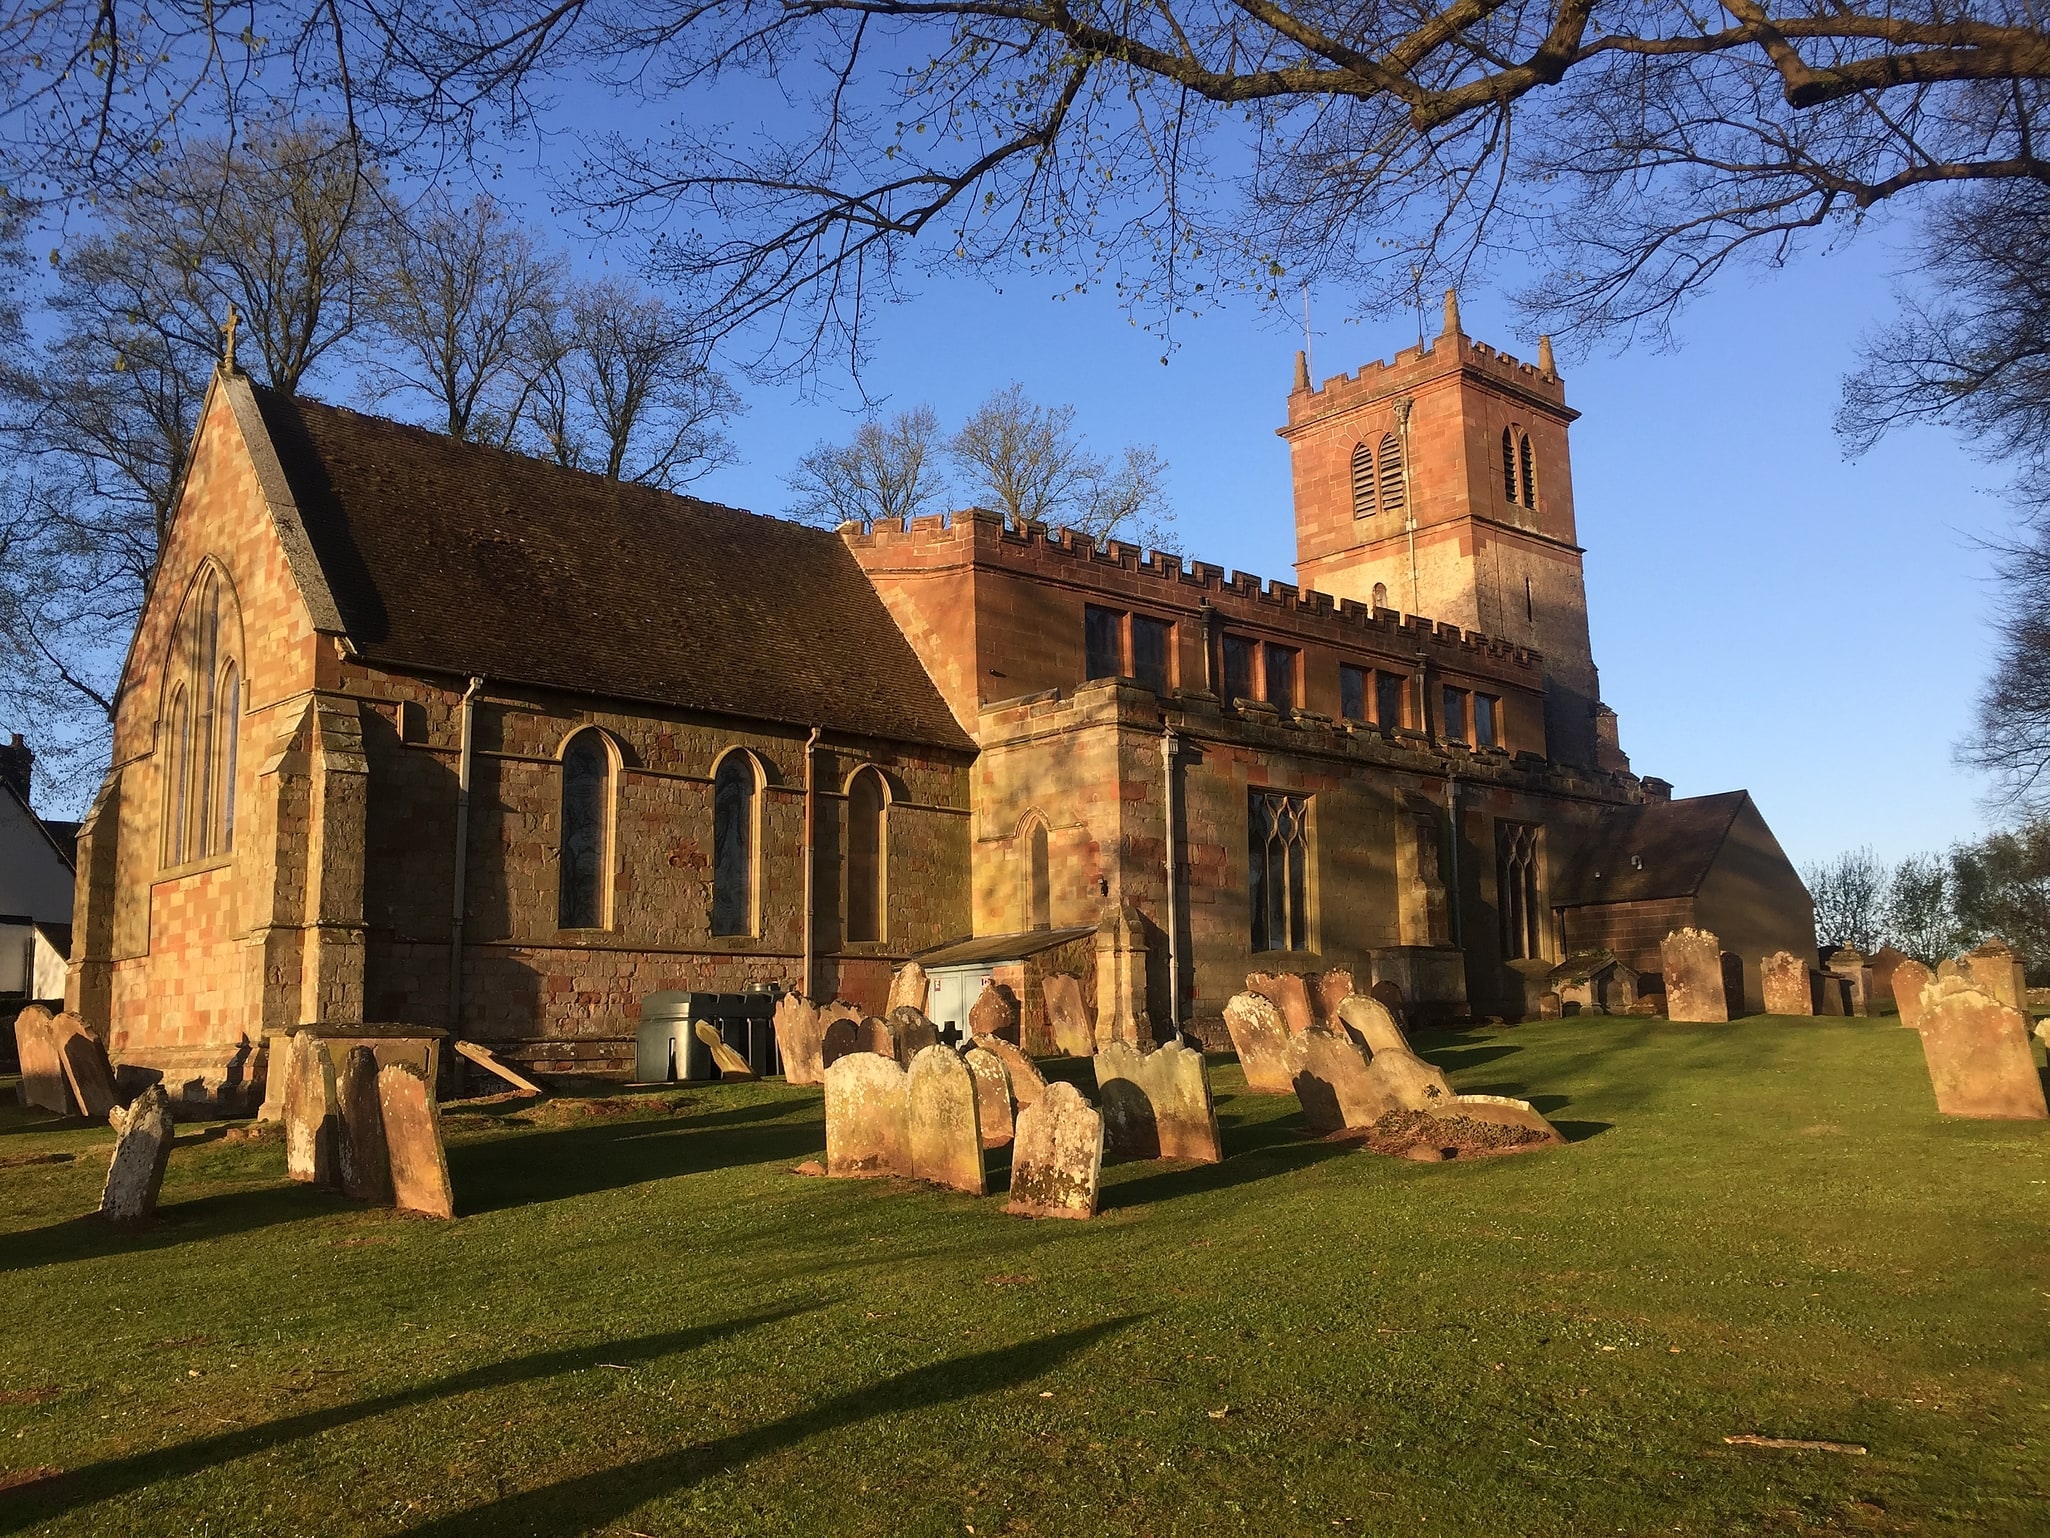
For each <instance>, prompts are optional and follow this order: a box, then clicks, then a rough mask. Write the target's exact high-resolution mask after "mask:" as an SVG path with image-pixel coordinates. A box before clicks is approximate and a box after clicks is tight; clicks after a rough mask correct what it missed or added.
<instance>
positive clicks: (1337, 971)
mask: <svg viewBox="0 0 2050 1538" xmlns="http://www.w3.org/2000/svg"><path fill="white" fill-rule="evenodd" d="M1308 986H1309V990H1310V1004H1311V1007H1312V1008H1313V1010H1314V1011H1315V1013H1316V1016H1317V1023H1318V1024H1319V1025H1321V1026H1323V1027H1325V1028H1326V1029H1327V1030H1333V1031H1335V1030H1337V1029H1338V1024H1337V1021H1338V1006H1339V1005H1341V1004H1343V1003H1344V1002H1345V1001H1346V1000H1347V999H1349V998H1351V997H1352V994H1353V984H1352V968H1350V967H1331V968H1329V969H1328V970H1326V971H1323V972H1314V973H1312V974H1311V975H1310V977H1309V980H1308Z"/></svg>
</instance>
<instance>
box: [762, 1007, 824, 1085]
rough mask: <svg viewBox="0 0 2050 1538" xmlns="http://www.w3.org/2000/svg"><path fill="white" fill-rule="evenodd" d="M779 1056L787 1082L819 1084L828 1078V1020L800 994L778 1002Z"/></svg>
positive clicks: (776, 1020)
mask: <svg viewBox="0 0 2050 1538" xmlns="http://www.w3.org/2000/svg"><path fill="white" fill-rule="evenodd" d="M775 1027H776V1055H777V1057H779V1058H781V1059H782V1062H783V1081H784V1082H785V1083H786V1084H817V1083H819V1082H821V1081H822V1080H823V1079H824V1078H825V1074H826V1067H825V1063H824V1061H823V1058H822V1053H823V1050H824V1047H825V1033H826V1022H825V1020H824V1018H823V1017H822V1016H821V1015H820V1013H819V1009H818V1006H817V1005H815V1004H813V1003H812V1002H811V1000H809V999H807V998H806V997H805V996H804V995H803V994H801V993H786V994H784V995H783V997H782V998H780V999H778V1000H777V1001H776V1014H775Z"/></svg>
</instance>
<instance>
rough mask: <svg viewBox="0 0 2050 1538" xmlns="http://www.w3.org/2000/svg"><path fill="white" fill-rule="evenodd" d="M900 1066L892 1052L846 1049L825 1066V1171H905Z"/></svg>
mask: <svg viewBox="0 0 2050 1538" xmlns="http://www.w3.org/2000/svg"><path fill="white" fill-rule="evenodd" d="M907 1088H908V1085H907V1083H906V1079H905V1074H904V1070H903V1069H902V1068H899V1067H898V1066H897V1059H896V1058H895V1057H894V1056H890V1057H885V1056H883V1055H882V1054H881V1053H879V1052H850V1053H848V1054H847V1055H846V1056H845V1057H842V1058H839V1059H837V1060H835V1061H834V1062H832V1063H831V1064H829V1065H828V1066H827V1068H826V1173H827V1174H828V1175H835V1176H839V1177H842V1178H847V1179H863V1178H867V1177H871V1176H877V1175H909V1174H910V1173H911V1145H910V1135H909V1131H908V1129H907V1127H906V1124H905V1123H906V1110H907V1107H906V1104H905V1092H906V1090H907Z"/></svg>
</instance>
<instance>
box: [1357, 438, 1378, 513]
mask: <svg viewBox="0 0 2050 1538" xmlns="http://www.w3.org/2000/svg"><path fill="white" fill-rule="evenodd" d="M1373 511H1374V451H1373V450H1372V449H1370V448H1368V447H1367V446H1366V445H1365V444H1364V443H1362V444H1359V445H1357V446H1356V447H1355V448H1354V449H1353V451H1352V515H1353V517H1355V518H1364V517H1366V516H1367V515H1368V514H1370V513H1372V512H1373Z"/></svg>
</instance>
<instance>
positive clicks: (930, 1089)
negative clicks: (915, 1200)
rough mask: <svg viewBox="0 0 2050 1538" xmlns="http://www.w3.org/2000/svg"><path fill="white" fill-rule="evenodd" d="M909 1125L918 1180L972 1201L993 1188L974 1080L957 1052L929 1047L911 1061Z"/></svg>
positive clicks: (906, 1092) (906, 1104)
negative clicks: (965, 1195)
mask: <svg viewBox="0 0 2050 1538" xmlns="http://www.w3.org/2000/svg"><path fill="white" fill-rule="evenodd" d="M904 1126H905V1132H906V1142H907V1146H908V1147H909V1149H910V1151H911V1174H912V1176H913V1178H915V1179H918V1180H927V1181H930V1182H932V1184H934V1185H936V1186H946V1187H948V1188H949V1189H951V1190H955V1191H966V1192H967V1193H968V1194H969V1195H970V1196H980V1195H982V1194H983V1192H984V1191H986V1190H987V1189H988V1175H987V1174H986V1172H985V1171H984V1169H983V1164H982V1128H981V1126H980V1125H979V1123H978V1119H977V1116H976V1093H975V1075H974V1074H973V1073H972V1072H970V1071H969V1068H968V1065H967V1064H966V1063H964V1062H962V1061H961V1054H960V1053H958V1052H956V1051H955V1050H954V1049H953V1048H952V1047H941V1046H931V1047H927V1048H925V1049H924V1050H923V1051H921V1052H920V1053H919V1054H918V1056H916V1057H914V1058H913V1059H912V1060H911V1068H910V1071H909V1072H908V1073H906V1074H905V1083H904Z"/></svg>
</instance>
